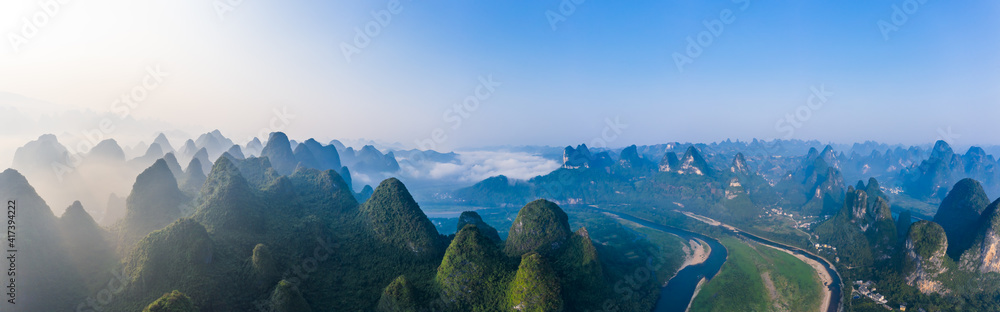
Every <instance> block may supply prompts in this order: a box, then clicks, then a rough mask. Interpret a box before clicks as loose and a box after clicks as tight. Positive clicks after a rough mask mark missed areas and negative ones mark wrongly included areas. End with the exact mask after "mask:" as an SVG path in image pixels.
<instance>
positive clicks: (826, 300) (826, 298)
mask: <svg viewBox="0 0 1000 312" xmlns="http://www.w3.org/2000/svg"><path fill="white" fill-rule="evenodd" d="M674 211H676V212H680V213H683V214H684V215H686V216H688V217H690V218H693V219H695V220H698V221H701V222H704V223H706V224H709V225H713V226H721V227H723V228H725V229H728V230H731V231H733V232H737V233H745V232H743V231H741V230H740V229H738V228H736V227H733V226H731V225H728V224H725V223H722V222H719V221H716V220H714V219H711V218H708V217H705V216H701V215H698V214H695V213H691V212H686V211H679V210H674ZM748 235H749V234H748ZM758 239H760V240H762V241H766V242H770V243H768V244H763V245H764V246H767V247H771V248H774V249H777V250H780V251H782V252H785V253H788V254H790V255H792V256H794V257H795V258H798V259H799V260H801V261H803V262H804V263H806V264H808V265H809V266H810V267H812V268H813V271H815V272H816V275H817V276H819V278H820V281H821V283H822V284H823V287H822V291H823V301H822V305H820V311H821V312H822V311H833V309H834V307H833V306H831V303H832V300H833V291H832V290H831V288H830V285H831V284H832V283H833V282H834V280H833V276H831V275H830V273H829V271H828V270H827V267H826V266H824V265H823V263H821V262H819V261H818V260H814V259H812V258H810V257H807V256H805V255H802V254H801V253H796V252H792V251H791V250H789V249H786V248H781V247H778V246H776V245H772V244H777V243H776V242H773V241H770V240H767V239H764V238H758ZM797 250H798V251H799V252H806V251H804V250H799V249H797ZM814 256H815V255H814ZM816 257H817V258H819V259H822V260H823V261H824V262H826V264H828V265H829V266H830V267H831V268H832V267H833V264H831V263H830V262H829V261H828V260H826V259H825V258H822V257H819V256H816ZM838 279H839V276H838ZM841 287H842V285H841ZM838 305H839V304H838Z"/></svg>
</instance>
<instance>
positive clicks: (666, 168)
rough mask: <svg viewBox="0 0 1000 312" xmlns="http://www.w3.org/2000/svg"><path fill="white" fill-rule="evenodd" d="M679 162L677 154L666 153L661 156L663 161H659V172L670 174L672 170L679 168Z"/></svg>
mask: <svg viewBox="0 0 1000 312" xmlns="http://www.w3.org/2000/svg"><path fill="white" fill-rule="evenodd" d="M680 163H681V160H680V159H678V158H677V154H676V153H674V152H668V153H667V154H666V155H663V159H661V160H660V172H670V171H671V170H673V169H674V168H677V167H678V166H680Z"/></svg>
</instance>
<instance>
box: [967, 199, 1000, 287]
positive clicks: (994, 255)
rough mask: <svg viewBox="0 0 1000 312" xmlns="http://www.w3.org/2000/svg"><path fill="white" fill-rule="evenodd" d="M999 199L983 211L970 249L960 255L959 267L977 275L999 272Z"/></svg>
mask: <svg viewBox="0 0 1000 312" xmlns="http://www.w3.org/2000/svg"><path fill="white" fill-rule="evenodd" d="M998 206H1000V199H998V200H997V201H994V202H993V203H992V204H990V205H989V207H987V208H986V210H985V211H983V215H982V217H981V218H980V222H979V227H978V229H977V235H976V238H975V240H974V241H973V243H972V247H971V248H969V249H968V250H966V251H965V253H963V254H962V258H961V262H960V265H959V267H960V268H962V269H963V270H967V271H974V272H979V273H988V272H1000V255H998V253H1000V212H998V211H997V210H998Z"/></svg>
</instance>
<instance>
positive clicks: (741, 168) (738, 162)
mask: <svg viewBox="0 0 1000 312" xmlns="http://www.w3.org/2000/svg"><path fill="white" fill-rule="evenodd" d="M729 171H730V172H732V173H735V174H739V175H750V167H748V166H747V160H746V158H745V157H743V153H736V157H733V165H732V166H729Z"/></svg>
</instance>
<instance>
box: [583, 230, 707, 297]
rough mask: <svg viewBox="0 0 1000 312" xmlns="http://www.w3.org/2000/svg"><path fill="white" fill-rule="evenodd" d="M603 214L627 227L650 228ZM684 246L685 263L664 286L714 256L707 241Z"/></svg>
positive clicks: (698, 240) (693, 240) (690, 240)
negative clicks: (691, 267)
mask: <svg viewBox="0 0 1000 312" xmlns="http://www.w3.org/2000/svg"><path fill="white" fill-rule="evenodd" d="M603 214H604V215H606V216H608V217H610V218H613V219H615V220H616V221H618V222H620V223H622V224H624V225H626V226H631V227H636V228H646V229H648V228H649V227H648V226H645V225H642V224H639V223H636V222H632V221H629V220H625V219H623V218H621V217H619V216H617V215H614V214H612V213H608V212H603ZM654 230H655V229H654ZM667 234H669V235H673V236H675V237H677V238H679V239H680V240H681V242H683V241H684V238H683V237H681V236H680V235H677V234H673V233H667ZM683 246H684V247H683V248H681V250H682V251H683V252H684V262H682V263H681V266H680V267H678V268H677V271H675V272H674V274H673V275H671V276H670V278H668V279H666V280H665V281H664V282H663V286H666V285H667V282H669V281H670V280H671V279H673V278H674V277H675V276H677V273H679V272H680V271H681V270H683V269H684V268H687V267H689V266H692V265H699V264H702V263H705V261H707V260H708V256H709V255H711V254H712V247H710V246H709V245H708V243H706V242H705V241H703V240H701V239H699V238H692V239H689V240H688V241H687V242H686V243H684V244H683Z"/></svg>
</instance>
